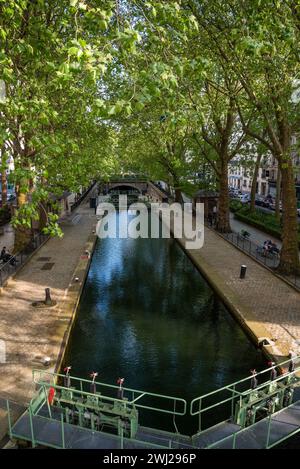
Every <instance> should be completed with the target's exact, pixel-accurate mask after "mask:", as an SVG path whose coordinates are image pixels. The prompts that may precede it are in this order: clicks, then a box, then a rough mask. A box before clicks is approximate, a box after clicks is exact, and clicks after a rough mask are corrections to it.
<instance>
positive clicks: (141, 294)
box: [65, 212, 266, 434]
mask: <svg viewBox="0 0 300 469" xmlns="http://www.w3.org/2000/svg"><path fill="white" fill-rule="evenodd" d="M119 218H120V223H121V224H122V223H123V224H124V223H127V221H126V217H125V213H124V212H121V214H120V215H119ZM65 364H68V365H72V374H73V375H75V376H80V377H83V378H87V379H89V378H88V377H89V374H90V373H91V372H92V371H97V372H98V373H99V376H98V380H99V381H103V382H106V383H110V384H116V381H117V379H118V378H119V377H124V378H125V382H124V386H127V387H130V388H135V389H141V390H147V391H151V392H154V393H160V394H165V395H171V396H177V397H181V398H183V399H186V400H187V401H190V400H192V399H193V398H195V397H197V396H200V395H202V394H204V393H207V392H210V391H212V390H215V389H217V388H220V387H222V386H224V385H226V384H230V383H232V382H233V381H236V380H239V379H241V378H243V377H245V376H248V375H249V370H250V369H252V368H256V369H257V370H261V369H263V368H264V367H265V365H266V362H265V359H264V358H263V356H262V354H261V352H260V351H259V350H257V349H255V347H254V346H253V345H252V343H251V342H250V341H249V339H248V338H247V336H246V335H245V333H244V332H243V330H242V329H241V328H240V326H239V325H238V324H237V322H236V321H235V320H234V319H233V317H232V316H231V314H230V313H229V312H228V310H227V309H226V308H225V306H224V305H223V304H222V302H221V301H220V300H219V299H218V297H217V296H216V294H215V293H214V292H213V290H212V289H211V288H210V286H209V285H208V283H207V282H206V281H205V280H204V278H203V277H202V276H201V275H200V273H199V272H198V270H197V269H196V267H195V266H194V265H193V264H192V262H191V261H190V259H189V258H188V257H187V256H186V254H185V253H184V252H183V251H182V249H181V248H180V246H179V245H178V243H177V242H176V241H175V240H174V239H109V238H107V239H102V240H100V239H99V240H98V241H97V244H96V248H95V251H94V254H93V258H92V262H91V267H90V270H89V274H88V277H87V280H86V284H85V287H84V290H83V293H82V297H81V301H80V304H79V308H78V312H77V318H76V321H75V324H74V328H73V331H72V334H71V338H70V342H69V346H68V350H67V354H66V359H65ZM141 418H142V422H141V423H142V424H147V425H156V424H157V425H158V424H160V426H161V423H162V422H161V416H158V415H157V414H156V417H150V416H149V415H146V414H145V415H142V417H141ZM177 423H178V427H179V431H180V432H181V433H185V434H192V433H193V432H194V431H195V430H196V428H195V426H194V424H193V422H191V420H190V419H189V418H182V419H181V420H180V419H179V420H177ZM169 424H170V422H169V421H167V419H166V421H165V424H163V426H165V428H168V429H171V428H170V426H169ZM195 425H196V422H195Z"/></svg>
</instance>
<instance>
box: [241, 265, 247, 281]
mask: <svg viewBox="0 0 300 469" xmlns="http://www.w3.org/2000/svg"><path fill="white" fill-rule="evenodd" d="M246 270H247V266H246V265H241V272H240V278H245V276H246Z"/></svg>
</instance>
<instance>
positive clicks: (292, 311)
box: [189, 228, 300, 361]
mask: <svg viewBox="0 0 300 469" xmlns="http://www.w3.org/2000/svg"><path fill="white" fill-rule="evenodd" d="M189 256H190V257H191V258H192V260H193V261H194V262H195V264H196V265H198V267H199V269H200V270H201V271H202V273H203V274H204V275H205V276H206V277H207V278H208V280H209V281H210V282H211V283H212V284H213V286H214V287H215V288H216V290H217V291H218V292H219V293H220V295H221V297H222V299H223V300H224V301H225V302H226V304H227V306H229V307H230V308H231V310H232V311H234V313H235V315H236V317H237V318H238V319H239V320H240V321H241V322H242V323H243V324H244V326H245V328H246V329H247V330H248V331H249V333H250V334H251V335H253V336H254V338H255V340H256V341H257V342H259V341H260V340H259V339H262V338H263V337H266V338H267V339H269V340H271V341H272V343H271V346H268V347H266V350H267V351H268V352H269V353H270V354H271V355H273V356H274V357H275V358H277V360H279V361H282V360H283V359H284V358H285V356H287V354H288V352H289V350H293V351H294V352H295V353H297V354H298V355H300V293H298V292H297V291H295V290H294V289H293V288H292V287H290V286H289V285H288V284H286V283H285V282H284V281H283V280H281V279H280V278H278V277H276V276H275V275H274V274H273V273H272V272H270V271H269V270H267V269H265V268H264V267H263V266H261V265H259V264H258V263H257V262H255V261H254V260H252V259H251V258H250V257H249V256H247V255H245V254H244V253H242V252H241V251H240V250H238V249H237V248H235V247H234V246H233V245H231V244H230V243H229V242H227V241H226V240H224V239H223V238H221V237H220V236H219V235H218V234H217V233H215V232H214V231H213V230H211V229H209V228H205V241H204V246H203V248H202V249H198V250H190V251H189ZM242 264H245V265H247V275H246V278H245V279H243V280H241V279H240V278H239V274H240V266H241V265H242Z"/></svg>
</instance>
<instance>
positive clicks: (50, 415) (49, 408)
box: [43, 386, 52, 419]
mask: <svg viewBox="0 0 300 469" xmlns="http://www.w3.org/2000/svg"><path fill="white" fill-rule="evenodd" d="M43 388H44V392H45V399H46V402H47V407H48V412H49V417H50V419H52V412H51V407H50V404H49V400H48V396H47V389H46V386H43Z"/></svg>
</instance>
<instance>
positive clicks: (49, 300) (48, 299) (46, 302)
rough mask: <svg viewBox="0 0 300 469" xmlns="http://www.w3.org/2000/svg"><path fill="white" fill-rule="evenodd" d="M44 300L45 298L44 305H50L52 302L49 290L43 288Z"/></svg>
mask: <svg viewBox="0 0 300 469" xmlns="http://www.w3.org/2000/svg"><path fill="white" fill-rule="evenodd" d="M45 293H46V298H45V305H52V300H51V296H50V288H45Z"/></svg>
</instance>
